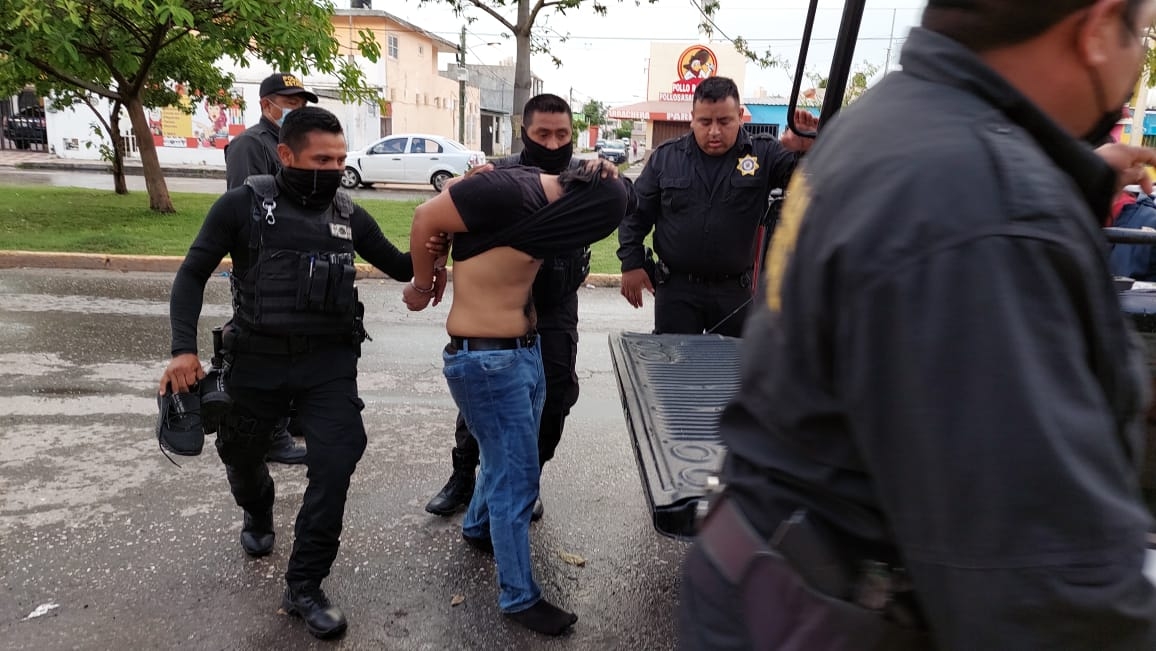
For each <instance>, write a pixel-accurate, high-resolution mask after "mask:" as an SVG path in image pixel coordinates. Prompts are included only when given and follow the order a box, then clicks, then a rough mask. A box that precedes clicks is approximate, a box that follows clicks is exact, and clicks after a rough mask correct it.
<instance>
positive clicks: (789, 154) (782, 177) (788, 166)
mask: <svg viewBox="0 0 1156 651" xmlns="http://www.w3.org/2000/svg"><path fill="white" fill-rule="evenodd" d="M808 115H810V114H809V113H808ZM755 142H763V143H766V148H765V149H764V151H765V152H766V153H765V156H766V159H767V160H766V165H767V166H768V168H769V169H768V172H767V186H766V188H767V193H768V194H770V191H771V190H774V189H775V188H782V189H784V190H786V188H787V185H788V184H789V183H790V181H791V174H793V173H794V171H795V167H797V166H798V164H799V161H800V160H801V159H802V157H803V155H802V154H801V153H797V152H793V151H790V150H789V149H787V148H786V147H784V146H783V144H782V143H781V142H779V141H777V140H756V141H755Z"/></svg>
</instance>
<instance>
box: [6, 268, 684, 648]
mask: <svg viewBox="0 0 1156 651" xmlns="http://www.w3.org/2000/svg"><path fill="white" fill-rule="evenodd" d="M170 282H171V276H170V275H168V274H145V273H115V272H102V271H53V270H48V271H45V270H0V450H2V451H3V452H0V640H3V642H2V643H0V647H3V648H6V649H29V650H32V649H35V650H36V651H52V650H56V649H123V648H140V649H272V648H276V649H313V648H343V649H402V650H409V649H438V650H441V649H478V650H483V649H515V648H516V649H599V650H602V649H645V650H662V649H669V648H671V647H672V646H673V644H674V634H673V613H674V609H675V607H676V602H677V591H678V583H679V573H678V567H679V562H680V560H681V558H682V555H683V553H684V551H685V546H684V545H683V544H681V543H677V542H674V541H671V540H669V539H666V538H663V537H661V536H659V535H658V534H656V533H655V532H654V530H653V529H652V528H651V525H650V518H649V512H648V510H647V507H646V505H645V501H644V497H643V494H642V488H641V484H640V481H639V478H638V473H637V470H636V468H635V464H634V459H633V452H632V450H631V448H630V444H629V442H628V438H627V434H626V431H625V425H624V421H623V417H622V407H621V404H620V401H619V397H618V393H617V388H616V385H615V381H614V376H613V372H612V370H611V366H610V359H609V351H608V347H607V344H606V340H607V335H608V334H609V333H610V332H612V331H619V330H648V329H649V326H650V322H651V318H652V314H651V311H650V309H649V306H648V309H644V310H637V311H636V310H633V309H631V308H630V307H629V306H628V305H627V304H626V303H625V302H624V301H623V300H622V299H621V297H620V296H619V295H618V293H617V291H616V290H613V289H583V290H582V291H581V294H580V300H581V318H582V327H581V336H582V341H581V344H580V352H579V358H578V373H579V375H580V377H581V380H582V395H581V398H580V400H579V402H578V405H577V406H576V407H575V409H574V412H573V414H572V415H571V417H570V420H569V422H568V423H567V427H566V433H565V436H564V438H563V441H562V445H561V447H560V448H559V451H558V456H557V458H556V460H555V461H553V462H551V463H550V464H548V465H547V467H546V471H545V473H544V475H543V479H542V495H543V498H544V500H545V503H546V516H545V518H544V519H543V520H542V521H541V522H539V523H537V524H535V525H533V527H532V529H531V538H532V544H533V556H534V567H535V572H536V576H537V579H538V581H539V583H540V584H541V585H542V587H543V590H544V592H545V594H546V595H547V596H548V597H549V598H551V599H552V600H555V601H556V602H557V603H560V604H561V605H563V606H565V607H568V608H571V609H573V610H574V611H575V612H576V613H578V615H579V617H580V620H579V622H578V624H577V625H576V627H575V629H574V631H573V633H572V634H571V635H570V636H568V637H566V638H562V639H557V640H554V639H546V638H543V637H540V636H537V635H535V634H533V633H529V632H527V631H524V630H522V629H520V628H519V627H516V626H515V625H513V624H510V623H508V622H506V621H505V620H504V619H503V618H502V617H501V615H500V613H499V611H498V608H497V604H496V601H497V586H496V580H495V573H494V567H493V563H492V560H491V559H490V558H489V557H485V556H482V555H480V554H478V553H477V552H474V551H473V550H471V549H470V548H468V547H467V546H466V545H465V544H464V543H463V542H462V541H461V539H460V536H459V532H460V522H461V516H460V515H459V516H457V517H454V518H450V519H443V518H438V517H434V516H431V515H428V514H426V513H425V512H424V511H423V509H422V507H423V505H424V504H425V502H426V500H427V499H428V498H429V497H430V496H431V495H432V494H433V493H434V492H435V491H437V490H438V489H439V488H440V487H441V485H442V483H443V482H444V481H445V479H446V477H447V475H448V471H449V461H450V459H449V448H450V446H451V445H452V437H453V427H452V425H453V420H454V413H455V410H454V407H453V403H452V400H451V399H450V397H449V394H448V391H447V390H446V386H445V381H444V379H443V378H442V376H441V371H440V365H441V362H440V356H439V351H440V348H441V346H442V345H443V343H444V341H445V335H444V330H443V328H442V323H443V319H444V318H445V314H446V310H445V308H444V307H442V308H435V309H432V310H429V311H427V312H422V313H410V312H408V311H406V310H405V308H404V306H403V305H402V304H401V299H400V295H401V291H400V285H399V284H397V283H393V282H392V281H367V282H364V283H362V296H363V298H364V299H365V302H366V305H367V310H368V317H369V322H368V329H369V331H370V332H371V334H372V335H373V336H374V340H373V341H372V342H367V343H366V345H365V351H364V356H363V357H362V360H361V365H360V368H361V372H360V376H359V383H360V387H361V395H362V398H363V399H364V400H365V403H366V409H365V411H364V417H365V422H366V429H367V430H368V431H369V433H370V441H369V447H368V450H367V451H366V453H365V456H364V458H363V460H362V461H361V463H360V465H359V467H358V471H357V473H356V474H355V476H354V478H353V486H352V488H351V490H350V496H349V504H348V508H347V512H346V519H345V522H346V527H345V531H344V533H343V536H342V549H341V553H340V554H339V556H338V559H337V563H336V565H335V567H334V568H333V573H332V575H331V576H330V578H329V579H328V580H327V581H326V584H325V586H326V589H327V591H328V593H329V595H330V597H331V598H332V599H333V601H334V602H335V603H336V604H338V605H340V606H341V607H342V608H343V609H344V610H345V612H346V613H347V615H348V616H349V619H350V628H349V632H348V633H347V635H346V636H345V638H344V639H343V640H342V641H340V642H338V643H335V644H330V643H322V642H319V641H316V640H314V639H313V638H312V637H310V636H309V635H308V633H307V632H306V631H305V629H304V626H303V625H302V624H301V623H300V621H299V620H295V619H291V618H289V617H287V616H285V615H282V614H280V613H278V607H279V599H280V595H281V591H282V588H283V578H282V572H283V571H284V567H285V562H286V560H287V557H288V553H289V550H290V545H291V541H292V522H293V518H294V516H295V514H296V511H297V508H298V506H299V504H300V500H301V496H302V493H303V491H304V488H305V480H304V470H303V468H301V467H284V466H274V467H273V470H272V472H273V475H274V478H275V480H276V482H277V504H276V509H275V520H276V524H277V528H278V529H277V530H278V538H277V543H276V548H275V551H274V553H273V554H272V555H271V556H269V557H267V558H264V559H259V560H253V559H249V558H247V557H246V556H245V554H244V553H243V552H242V551H241V548H240V546H239V543H238V541H237V535H238V531H239V526H240V510H239V509H238V508H237V507H236V506H235V505H234V504H233V503H232V500H231V498H230V496H229V493H228V490H227V487H226V484H225V481H224V473H223V470H222V468H221V465H220V462H219V461H218V460H217V458H216V454H215V452H214V451H213V450H212V445H211V439H210V441H209V442H208V444H207V445H206V451H205V454H203V455H202V456H200V457H196V458H179V459H178V460H179V461H180V462H181V467H180V468H177V467H175V466H173V465H171V464H170V463H169V462H168V461H167V460H165V458H164V457H163V456H161V454H160V452H159V451H158V450H157V445H156V439H155V436H154V424H155V421H156V402H155V390H156V386H155V383H156V381H157V378H158V377H159V374H160V372H161V369H162V368H163V365H164V363H165V361H166V359H167V357H168V348H169V341H168V338H169V329H168V321H167V297H168V289H169V284H170ZM207 297H208V302H207V305H206V308H205V311H204V313H203V316H202V328H201V342H202V345H207V342H208V341H209V328H210V327H211V325H213V324H216V323H218V322H220V321H222V320H223V318H224V317H225V316H226V315H227V314H228V312H229V310H228V297H227V282H226V280H225V279H224V278H220V277H217V278H213V279H212V280H211V281H210V284H209V288H208V292H207ZM563 553H565V554H574V555H577V556H578V557H581V558H582V559H584V560H585V564H584V565H582V566H578V565H574V564H570V563H568V562H567V561H566V560H564V558H563ZM455 596H460V597H462V598H464V601H463V602H462V603H461V604H460V605H457V606H452V605H451V603H452V600H453V599H454V598H455ZM38 613H43V614H38Z"/></svg>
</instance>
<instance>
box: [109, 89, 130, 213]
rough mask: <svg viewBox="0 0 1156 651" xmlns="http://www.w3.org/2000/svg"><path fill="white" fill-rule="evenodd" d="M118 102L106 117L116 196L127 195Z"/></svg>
mask: <svg viewBox="0 0 1156 651" xmlns="http://www.w3.org/2000/svg"><path fill="white" fill-rule="evenodd" d="M120 108H121V105H120V103H119V102H117V103H114V104H113V105H112V111H110V112H109V115H108V137H109V139H110V140H112V185H113V190H114V191H115V192H116V193H117V194H128V184H127V183H126V182H125V180H124V138H123V137H122V136H121V135H120Z"/></svg>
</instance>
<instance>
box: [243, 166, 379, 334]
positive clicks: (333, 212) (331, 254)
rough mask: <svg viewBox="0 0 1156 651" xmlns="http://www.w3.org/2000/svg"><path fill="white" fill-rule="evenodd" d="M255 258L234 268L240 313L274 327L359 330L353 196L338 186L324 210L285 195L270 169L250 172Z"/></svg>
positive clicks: (265, 328)
mask: <svg viewBox="0 0 1156 651" xmlns="http://www.w3.org/2000/svg"><path fill="white" fill-rule="evenodd" d="M245 185H246V186H248V187H249V189H250V190H252V192H253V224H252V226H251V228H250V231H249V232H250V236H249V250H250V259H251V260H253V261H254V262H253V265H252V266H251V267H250V268H249V270H248V271H247V272H246V273H245V277H244V278H238V277H237V275H236V274H234V275H233V276H232V279H231V284H232V291H233V309H234V311H235V312H236V317H235V320H236V321H237V322H238V323H239V324H240V325H241V326H242V327H244V328H248V329H250V330H253V331H254V332H260V333H264V334H271V335H290V334H292V335H352V333H353V329H354V317H355V308H356V305H357V294H356V290H355V288H354V286H353V281H354V276H355V274H356V270H355V268H354V266H353V255H354V251H353V231H352V229H351V228H350V216H351V215H352V214H353V201H352V200H351V199H350V198H349V195H347V194H345V193H344V192H342V191H338V193H337V196H336V197H335V198H334V200H333V205H332V206H330V207H329V208H328V210H326V211H325V212H322V213H318V212H317V211H315V210H309V209H306V208H304V207H302V206H299V205H296V204H294V203H292V202H289V201H284V202H281V203H278V202H277V184H276V181H275V180H274V178H273V177H272V176H270V175H257V176H250V177H249V178H248V179H246V181H245Z"/></svg>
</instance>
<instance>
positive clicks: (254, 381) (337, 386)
mask: <svg viewBox="0 0 1156 651" xmlns="http://www.w3.org/2000/svg"><path fill="white" fill-rule="evenodd" d="M239 348H241V349H240V350H238V351H237V352H236V353H234V357H233V364H232V368H231V370H230V372H229V379H228V383H229V384H228V386H229V393H230V394H231V395H232V397H233V400H234V404H233V410H232V413H231V414H230V415H229V417H228V418H227V419H226V421H225V422H224V423H222V425H221V429H220V432H219V433H218V435H217V453H218V455H219V456H220V457H221V461H222V462H223V463H224V464H225V472H226V475H227V477H228V480H229V488H230V490H231V491H232V493H233V498H234V499H235V500H236V502H237V505H238V506H240V507H241V508H242V509H245V510H246V511H249V512H251V513H260V512H261V511H262V510H264V509H268V508H270V507H271V506H272V505H273V497H274V490H273V479H272V477H270V476H269V469H268V466H266V465H265V453H266V452H267V451H268V449H269V443H270V442H271V440H272V435H273V428H274V426H275V424H276V423H277V421H278V420H279V419H280V418H281V417H282V416H284V414H285V413H286V412H287V410H288V408H289V403H290V402H291V401H292V402H293V404H294V405H295V406H296V409H297V418H298V420H299V422H300V423H301V430H302V433H303V434H304V436H305V442H306V445H307V446H308V450H309V452H308V454H307V456H306V458H305V464H306V466H307V467H308V473H307V477H308V480H309V483H308V485H307V486H306V488H305V495H304V497H303V499H302V501H301V509H300V511H298V513H297V523H296V527H295V530H294V541H293V551H292V554H291V555H290V557H289V567H288V569H287V571H286V572H285V579H286V581H287V582H288V583H290V584H295V585H296V584H301V583H306V584H319V583H320V582H321V580H322V579H324V578H325V577H326V576H328V575H329V570H330V568H331V567H332V565H333V561H334V559H335V558H336V557H337V549H338V545H339V539H340V536H341V526H342V521H343V518H344V514H345V498H346V493H347V492H348V490H349V482H350V478H351V477H352V475H353V471H354V469H355V468H356V467H357V462H358V461H359V460H360V459H361V455H362V453H364V452H365V445H366V436H365V426H364V424H363V423H362V420H361V410H362V408H364V406H365V404H364V403H363V402H362V401H361V398H359V397H358V395H357V353H356V351H355V350H354V348H353V346H352V345H350V344H339V343H328V344H325V345H318V346H310V345H305V346H304V350H301V351H299V352H292V353H287V354H268V353H255V352H245V351H244V349H243V347H241V346H239Z"/></svg>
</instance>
